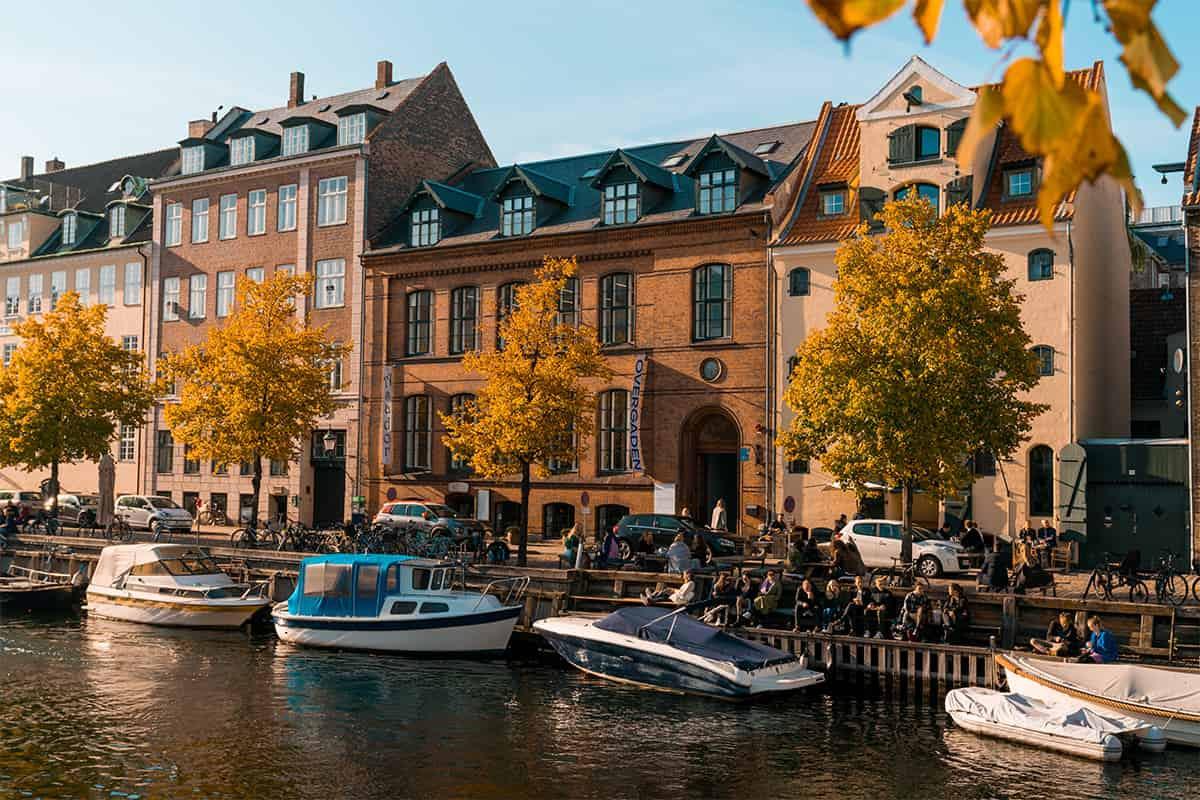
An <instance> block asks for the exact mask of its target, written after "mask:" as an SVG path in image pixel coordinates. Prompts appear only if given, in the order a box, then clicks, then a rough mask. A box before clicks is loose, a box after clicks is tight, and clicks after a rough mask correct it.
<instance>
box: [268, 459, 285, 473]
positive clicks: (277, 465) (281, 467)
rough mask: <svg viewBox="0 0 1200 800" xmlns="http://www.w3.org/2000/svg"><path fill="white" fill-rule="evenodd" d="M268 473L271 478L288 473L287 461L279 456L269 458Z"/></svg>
mask: <svg viewBox="0 0 1200 800" xmlns="http://www.w3.org/2000/svg"><path fill="white" fill-rule="evenodd" d="M270 473H271V477H272V478H280V477H283V476H284V475H287V474H288V462H286V461H284V460H283V459H279V458H272V459H271V466H270Z"/></svg>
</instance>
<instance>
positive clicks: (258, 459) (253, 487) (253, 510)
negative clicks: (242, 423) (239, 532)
mask: <svg viewBox="0 0 1200 800" xmlns="http://www.w3.org/2000/svg"><path fill="white" fill-rule="evenodd" d="M261 489H262V455H261V454H260V453H255V454H254V477H252V478H251V479H250V491H251V494H253V495H254V502H253V505H251V506H250V527H251V528H257V527H258V493H259V491H260V490H261Z"/></svg>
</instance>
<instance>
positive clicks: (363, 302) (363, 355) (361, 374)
mask: <svg viewBox="0 0 1200 800" xmlns="http://www.w3.org/2000/svg"><path fill="white" fill-rule="evenodd" d="M369 172H370V171H369V170H368V169H367V168H366V166H365V165H364V167H363V175H362V182H363V188H362V198H363V208H362V213H361V214H360V215H359V224H360V225H362V249H360V250H359V253H358V303H359V305H360V307H361V310H360V311H359V314H358V381H357V382H356V383H355V386H354V404H355V406H356V416H357V417H358V425H357V430H356V431H355V445H354V494H353V495H351V497H350V512H351V514H353V513H354V498H355V497H358V496H359V495H365V492H363V491H362V471H363V428H364V427H366V419H365V418H364V417H365V415H364V413H363V410H364V405H363V391H364V386H365V384H366V382H367V380H366V377H367V373H366V368H367V265H366V264H364V263H363V253H364V252H365V251H366V249H367V247H368V242H367V205H368V200H367V192H368V190H369V189H370V186H369V185H368V184H367V176H368V174H369ZM384 302H385V303H386V302H387V299H386V298H384ZM363 511H364V512H365V511H366V506H365V505H364V507H363Z"/></svg>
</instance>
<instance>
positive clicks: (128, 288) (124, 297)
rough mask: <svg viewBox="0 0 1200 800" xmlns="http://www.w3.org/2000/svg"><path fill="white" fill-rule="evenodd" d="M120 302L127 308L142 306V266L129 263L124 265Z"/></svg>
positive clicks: (132, 262)
mask: <svg viewBox="0 0 1200 800" xmlns="http://www.w3.org/2000/svg"><path fill="white" fill-rule="evenodd" d="M121 301H122V302H123V303H124V304H125V305H127V306H140V305H141V304H142V265H141V264H140V263H139V262H137V261H130V262H129V263H128V264H126V265H125V283H124V285H123V286H122V288H121Z"/></svg>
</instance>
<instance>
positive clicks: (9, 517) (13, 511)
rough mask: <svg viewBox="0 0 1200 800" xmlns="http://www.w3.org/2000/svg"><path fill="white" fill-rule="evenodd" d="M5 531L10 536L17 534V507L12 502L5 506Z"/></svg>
mask: <svg viewBox="0 0 1200 800" xmlns="http://www.w3.org/2000/svg"><path fill="white" fill-rule="evenodd" d="M4 532H5V533H6V534H7V535H9V536H15V535H16V534H17V507H16V506H14V505H13V504H12V503H11V502H10V503H8V505H6V506H5V507H4Z"/></svg>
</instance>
